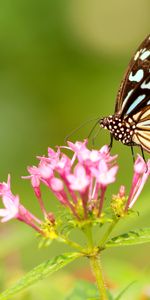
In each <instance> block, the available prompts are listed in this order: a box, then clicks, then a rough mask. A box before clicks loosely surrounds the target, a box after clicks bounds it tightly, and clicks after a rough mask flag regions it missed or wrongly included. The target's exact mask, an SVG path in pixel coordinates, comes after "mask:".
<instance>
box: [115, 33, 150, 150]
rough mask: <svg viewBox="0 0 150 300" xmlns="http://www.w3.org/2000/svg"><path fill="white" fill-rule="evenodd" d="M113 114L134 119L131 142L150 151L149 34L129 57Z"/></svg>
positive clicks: (123, 118)
mask: <svg viewBox="0 0 150 300" xmlns="http://www.w3.org/2000/svg"><path fill="white" fill-rule="evenodd" d="M115 114H116V115H119V116H120V117H121V119H122V120H127V121H128V119H129V118H131V119H132V120H133V121H134V123H135V125H136V129H135V131H134V135H133V142H134V143H135V144H137V145H140V146H141V147H142V148H143V149H145V150H146V151H148V152H150V35H148V36H147V38H146V39H145V40H144V41H143V42H142V44H141V45H140V47H139V48H138V49H137V51H136V53H135V54H134V56H133V58H132V59H131V62H130V64H129V67H128V69H127V72H126V74H125V77H124V79H123V81H122V83H121V86H120V89H119V92H118V95H117V100H116V108H115Z"/></svg>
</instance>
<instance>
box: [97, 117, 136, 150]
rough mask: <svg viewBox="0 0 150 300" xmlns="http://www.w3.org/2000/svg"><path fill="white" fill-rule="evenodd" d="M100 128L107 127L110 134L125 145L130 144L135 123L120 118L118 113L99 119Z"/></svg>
mask: <svg viewBox="0 0 150 300" xmlns="http://www.w3.org/2000/svg"><path fill="white" fill-rule="evenodd" d="M99 124H100V126H101V127H102V128H104V129H108V130H109V131H110V133H111V134H112V136H113V137H114V138H115V139H116V140H118V141H120V142H122V143H123V144H125V145H132V144H133V141H132V136H133V134H134V130H135V124H134V123H133V122H132V120H131V123H129V122H128V121H125V120H123V119H121V118H120V116H119V115H113V116H108V117H104V118H102V119H101V120H100V121H99Z"/></svg>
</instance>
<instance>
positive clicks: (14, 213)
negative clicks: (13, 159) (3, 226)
mask: <svg viewBox="0 0 150 300" xmlns="http://www.w3.org/2000/svg"><path fill="white" fill-rule="evenodd" d="M0 197H1V198H2V202H3V205H4V208H1V209H0V217H2V219H1V222H2V223H3V222H7V221H9V220H11V219H14V218H15V219H18V220H20V221H22V222H25V223H26V224H28V225H29V226H31V227H33V228H34V229H35V230H37V231H38V232H41V230H40V228H39V227H38V225H40V224H41V221H40V220H39V219H38V218H36V217H35V216H34V215H32V214H31V213H30V212H29V211H28V210H27V209H26V208H25V207H24V206H23V205H21V204H20V199H19V196H15V195H13V194H12V192H11V187H10V175H9V176H8V180H7V183H5V182H3V183H0ZM37 224H38V225H37Z"/></svg>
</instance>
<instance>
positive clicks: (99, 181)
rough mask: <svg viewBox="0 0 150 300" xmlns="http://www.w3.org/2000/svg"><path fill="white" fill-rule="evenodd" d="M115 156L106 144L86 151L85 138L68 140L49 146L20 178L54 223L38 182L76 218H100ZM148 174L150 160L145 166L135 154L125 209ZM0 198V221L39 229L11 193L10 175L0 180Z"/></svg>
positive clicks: (112, 178)
mask: <svg viewBox="0 0 150 300" xmlns="http://www.w3.org/2000/svg"><path fill="white" fill-rule="evenodd" d="M64 150H65V152H67V151H68V150H69V151H70V153H69V155H66V154H65V153H64ZM70 154H71V157H70ZM116 157H117V156H111V155H110V152H109V148H108V146H103V147H102V148H101V149H100V150H89V149H88V148H87V140H85V141H84V142H76V143H72V142H68V146H66V147H65V146H64V147H57V151H54V150H53V149H51V148H48V156H47V157H45V156H42V157H39V156H38V157H37V158H38V160H39V164H38V166H32V167H28V172H29V176H26V177H23V178H27V179H30V180H31V185H32V187H33V189H34V192H35V195H36V197H37V199H38V201H39V204H40V207H41V210H42V213H43V215H44V218H45V219H46V220H49V221H51V222H52V223H53V222H54V220H55V219H54V216H53V214H52V213H49V212H47V210H46V208H45V205H44V201H43V199H42V193H41V184H44V185H46V186H47V187H48V189H49V190H51V191H52V192H53V194H55V196H56V198H57V199H58V200H59V202H60V203H61V204H62V205H63V206H65V207H68V209H69V210H70V211H71V212H72V214H73V215H74V217H76V218H77V219H78V220H81V219H87V218H88V217H89V216H90V215H91V214H94V216H95V217H96V218H99V217H101V213H102V209H103V204H104V199H105V193H106V189H107V187H108V185H109V184H111V183H113V182H114V181H115V180H116V174H117V171H118V166H117V164H116ZM149 174H150V161H148V163H147V165H146V164H145V162H144V160H143V158H142V157H141V156H138V158H137V160H136V162H135V164H134V175H133V181H132V186H131V190H130V194H129V197H128V200H127V203H126V207H125V211H127V210H128V209H129V208H131V207H132V206H133V204H134V203H135V201H136V200H137V198H138V196H139V194H140V193H141V191H142V189H143V186H144V184H145V182H146V180H147V178H148V177H149ZM120 193H122V195H123V194H124V187H121V189H120ZM0 197H1V198H2V202H3V205H4V208H3V209H0V216H1V217H2V219H1V221H2V222H6V221H8V220H10V219H12V218H17V219H19V220H20V221H23V222H25V223H27V224H28V225H30V226H32V227H33V228H35V229H36V230H37V231H38V232H41V224H42V221H41V220H39V219H38V218H36V217H35V216H34V215H33V214H31V213H30V212H29V211H28V210H27V209H26V208H25V207H24V206H23V205H21V204H20V200H19V197H18V196H14V195H13V194H12V192H11V187H10V177H8V181H7V183H5V182H4V183H0Z"/></svg>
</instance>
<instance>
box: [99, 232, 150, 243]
mask: <svg viewBox="0 0 150 300" xmlns="http://www.w3.org/2000/svg"><path fill="white" fill-rule="evenodd" d="M148 242H150V228H143V229H137V230H132V231H129V232H127V233H124V234H121V235H118V236H115V237H113V238H112V239H111V240H109V241H108V242H107V243H106V244H105V247H106V248H110V247H118V246H128V245H137V244H143V243H148Z"/></svg>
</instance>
